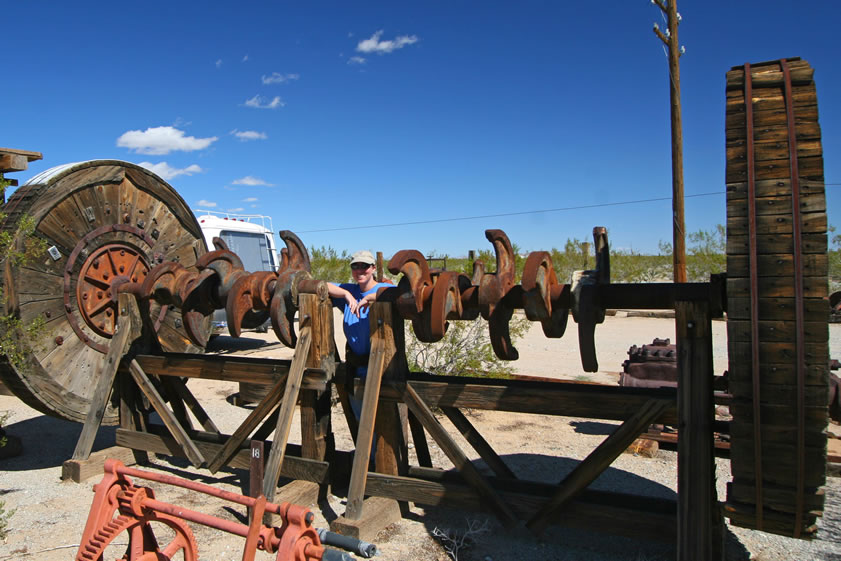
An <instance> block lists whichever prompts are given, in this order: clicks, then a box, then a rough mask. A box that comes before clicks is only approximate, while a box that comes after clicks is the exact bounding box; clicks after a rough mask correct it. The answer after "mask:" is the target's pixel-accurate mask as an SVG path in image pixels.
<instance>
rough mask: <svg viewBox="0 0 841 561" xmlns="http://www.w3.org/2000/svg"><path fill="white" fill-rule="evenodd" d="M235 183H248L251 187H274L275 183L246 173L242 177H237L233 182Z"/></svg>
mask: <svg viewBox="0 0 841 561" xmlns="http://www.w3.org/2000/svg"><path fill="white" fill-rule="evenodd" d="M232 183H233V184H234V185H248V186H250V187H256V186H263V187H274V183H268V182H267V181H264V180H262V179H260V178H259V177H254V176H251V175H246V176H245V177H241V178H239V179H236V180H234V181H233V182H232Z"/></svg>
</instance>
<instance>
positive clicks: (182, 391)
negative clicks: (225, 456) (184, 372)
mask: <svg viewBox="0 0 841 561" xmlns="http://www.w3.org/2000/svg"><path fill="white" fill-rule="evenodd" d="M169 380H170V387H171V388H172V389H173V390H174V391H175V393H176V394H177V395H178V397H179V398H180V399H181V400H182V401H183V402H184V403H185V404H186V405H187V407H189V408H190V411H192V412H193V415H194V416H195V418H196V420H197V421H198V422H199V424H201V426H202V428H203V429H204V430H206V431H208V432H215V433H217V434H218V433H219V428H218V427H217V426H216V424H215V423H214V422H213V420H212V419H211V418H210V415H208V414H207V411H205V410H204V408H203V407H202V406H201V404H200V403H199V401H198V400H197V399H196V396H194V395H193V392H191V391H190V389H189V388H188V387H187V385H186V384H185V383H184V382H183V381H182V380H181V379H180V378H177V377H169Z"/></svg>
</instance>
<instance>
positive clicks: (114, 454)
mask: <svg viewBox="0 0 841 561" xmlns="http://www.w3.org/2000/svg"><path fill="white" fill-rule="evenodd" d="M109 458H113V459H115V460H119V461H121V462H123V464H125V465H127V466H133V465H134V464H135V463H136V461H135V455H134V451H133V450H131V449H129V448H124V447H122V446H111V447H110V448H105V449H104V450H97V451H96V452H93V453H92V454H89V455H88V457H87V458H84V459H71V460H66V461H64V463H62V464H61V479H62V481H73V482H74V483H81V482H82V481H85V480H86V479H88V478H90V477H95V476H99V477H102V474H103V472H104V470H105V460H107V459H109Z"/></svg>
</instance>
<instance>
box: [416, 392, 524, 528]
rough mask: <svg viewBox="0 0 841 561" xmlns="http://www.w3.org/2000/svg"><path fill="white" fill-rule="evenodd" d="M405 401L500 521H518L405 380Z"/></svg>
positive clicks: (511, 523) (509, 523) (511, 522)
mask: <svg viewBox="0 0 841 561" xmlns="http://www.w3.org/2000/svg"><path fill="white" fill-rule="evenodd" d="M403 402H404V403H406V405H408V406H409V410H410V411H411V412H412V413H413V414H414V415H415V416H416V417H417V418H418V420H419V421H420V422H421V424H423V426H424V428H425V429H426V430H427V431H428V432H429V434H430V436H432V438H433V439H434V440H435V442H437V443H438V446H440V447H441V450H442V451H443V452H444V453H445V454H446V455H447V457H448V458H449V459H450V461H451V462H453V465H454V466H455V467H456V469H457V470H458V471H459V473H461V475H462V477H464V479H465V481H467V483H468V484H469V485H470V486H471V487H473V488H474V489H475V490H476V491H477V492H478V493H479V495H480V496H481V497H482V499H483V500H484V501H486V502H487V503H488V504H489V506H491V508H493V511H494V513H495V514H496V515H497V517H498V518H499V519H500V521H501V522H502V523H503V524H504V525H505V526H506V527H510V526H513V525H514V524H516V523H517V517H516V515H515V514H514V513H513V512H512V511H511V509H510V508H509V506H508V505H507V504H506V503H505V502H504V501H503V500H502V498H501V497H500V496H499V495H498V494H497V492H496V490H494V488H493V487H491V486H490V484H489V483H488V481H487V480H486V479H485V478H484V476H482V474H481V473H479V471H478V470H477V469H476V466H474V465H473V464H472V463H471V462H470V460H469V459H468V458H467V456H465V455H464V452H462V451H461V448H459V446H458V444H456V442H455V441H454V440H453V439H452V437H450V435H449V434H448V433H447V431H446V430H445V429H444V427H442V426H441V423H439V422H438V419H436V418H435V415H433V414H432V411H430V409H429V406H428V405H427V404H426V403H424V402H423V400H422V399H421V397H420V396H419V395H418V394H417V392H415V390H414V389H413V388H412V385H411V384H405V386H404V389H403Z"/></svg>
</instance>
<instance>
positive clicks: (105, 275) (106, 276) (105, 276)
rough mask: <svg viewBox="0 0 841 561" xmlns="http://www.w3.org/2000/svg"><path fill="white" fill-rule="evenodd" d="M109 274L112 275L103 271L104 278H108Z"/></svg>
mask: <svg viewBox="0 0 841 561" xmlns="http://www.w3.org/2000/svg"><path fill="white" fill-rule="evenodd" d="M109 276H110V275H109V274H108V273H102V278H104V279H105V280H108V277H109Z"/></svg>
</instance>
